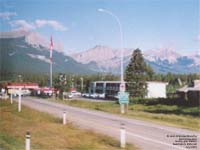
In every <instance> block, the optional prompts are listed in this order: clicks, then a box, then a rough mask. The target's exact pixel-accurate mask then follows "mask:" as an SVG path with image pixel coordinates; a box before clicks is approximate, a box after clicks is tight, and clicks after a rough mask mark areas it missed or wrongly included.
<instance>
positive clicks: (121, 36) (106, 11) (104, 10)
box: [98, 8, 125, 91]
mask: <svg viewBox="0 0 200 150" xmlns="http://www.w3.org/2000/svg"><path fill="white" fill-rule="evenodd" d="M98 11H99V12H104V13H107V14H109V15H111V16H112V17H113V18H114V19H115V20H116V21H117V23H118V26H119V31H120V47H121V51H120V53H121V57H120V60H121V69H120V70H121V85H120V87H121V86H125V85H124V66H123V59H124V38H123V32H122V25H121V22H120V20H119V17H118V16H116V15H115V14H114V13H113V12H111V11H108V10H106V9H102V8H99V9H98ZM120 89H121V90H122V91H125V87H124V90H123V89H122V88H120ZM121 90H120V91H121Z"/></svg>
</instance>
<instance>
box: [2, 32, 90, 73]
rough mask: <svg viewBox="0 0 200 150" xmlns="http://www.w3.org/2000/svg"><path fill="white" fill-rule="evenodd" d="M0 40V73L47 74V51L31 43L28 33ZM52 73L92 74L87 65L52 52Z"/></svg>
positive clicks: (41, 46) (38, 44)
mask: <svg viewBox="0 0 200 150" xmlns="http://www.w3.org/2000/svg"><path fill="white" fill-rule="evenodd" d="M12 35H13V34H11V35H6V36H5V35H4V36H1V38H0V72H34V73H37V72H38V73H48V72H49V49H48V48H46V47H45V46H43V45H40V43H39V41H38V42H37V43H31V42H30V41H33V40H32V39H31V38H30V36H29V38H27V36H28V35H29V34H28V33H25V34H24V35H18V36H17V37H15V36H14V37H12ZM53 72H63V73H64V72H67V73H81V74H82V73H83V74H86V73H87V74H88V73H94V71H92V70H90V69H88V66H87V65H84V64H81V63H79V62H77V61H75V60H74V59H73V58H71V57H69V56H66V55H64V54H63V53H62V52H59V51H57V50H53Z"/></svg>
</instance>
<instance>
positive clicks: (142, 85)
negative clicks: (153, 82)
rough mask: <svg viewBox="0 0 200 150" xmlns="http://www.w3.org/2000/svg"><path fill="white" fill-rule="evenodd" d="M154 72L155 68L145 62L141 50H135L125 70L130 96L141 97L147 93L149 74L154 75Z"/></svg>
mask: <svg viewBox="0 0 200 150" xmlns="http://www.w3.org/2000/svg"><path fill="white" fill-rule="evenodd" d="M152 73H153V70H152V69H151V67H150V66H149V65H147V64H146V63H145V61H144V58H143V56H142V53H141V50H140V49H136V50H134V52H133V54H132V58H131V60H130V63H129V64H128V66H127V68H126V72H125V80H126V82H127V91H128V92H129V94H130V97H140V98H141V97H144V96H145V95H146V92H147V84H146V81H147V79H149V75H151V76H152Z"/></svg>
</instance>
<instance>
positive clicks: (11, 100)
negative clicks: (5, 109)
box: [10, 93, 13, 104]
mask: <svg viewBox="0 0 200 150" xmlns="http://www.w3.org/2000/svg"><path fill="white" fill-rule="evenodd" d="M10 103H11V104H12V103H13V97H12V93H11V94H10Z"/></svg>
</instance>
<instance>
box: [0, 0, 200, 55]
mask: <svg viewBox="0 0 200 150" xmlns="http://www.w3.org/2000/svg"><path fill="white" fill-rule="evenodd" d="M0 3H1V7H0V24H1V26H0V29H1V31H9V30H13V29H17V28H19V27H24V28H28V29H29V30H33V31H36V32H39V33H41V34H42V35H44V36H45V37H47V38H49V37H50V35H51V34H52V35H53V38H54V40H55V41H61V42H62V44H63V45H64V49H65V52H66V53H68V52H71V51H73V52H75V51H82V50H86V49H89V48H92V47H94V46H95V45H107V46H110V47H113V48H119V47H120V36H119V35H120V34H119V28H118V24H117V22H116V20H115V19H114V18H113V17H112V16H110V15H108V14H106V13H102V12H98V11H97V9H98V8H104V9H106V10H109V11H112V12H113V13H114V14H115V15H117V16H118V17H119V19H120V21H121V23H122V30H123V33H124V47H126V48H137V47H139V48H141V49H142V50H150V49H157V48H172V49H174V50H176V51H181V52H192V51H197V50H199V49H200V10H199V9H200V1H199V0H0ZM5 13H7V17H6V15H5Z"/></svg>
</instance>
